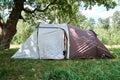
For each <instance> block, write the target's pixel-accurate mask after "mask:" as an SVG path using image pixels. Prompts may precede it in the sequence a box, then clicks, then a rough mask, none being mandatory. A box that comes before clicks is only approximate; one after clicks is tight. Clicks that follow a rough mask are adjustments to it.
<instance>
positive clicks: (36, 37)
mask: <svg viewBox="0 0 120 80" xmlns="http://www.w3.org/2000/svg"><path fill="white" fill-rule="evenodd" d="M12 58H30V59H79V58H82V59H93V58H114V56H113V55H112V54H111V53H110V52H109V51H108V49H107V48H106V47H105V46H104V45H103V44H102V43H101V42H100V41H99V40H98V38H97V36H96V34H95V33H94V32H93V31H89V30H83V29H80V28H77V27H73V26H71V25H68V24H44V23H40V24H39V26H38V28H37V29H36V30H35V31H34V32H33V34H32V35H31V36H30V37H29V38H28V39H27V40H26V41H25V43H24V44H23V45H22V46H21V48H20V49H19V50H18V51H17V52H16V53H15V54H14V55H13V56H12Z"/></svg>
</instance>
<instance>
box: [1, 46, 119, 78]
mask: <svg viewBox="0 0 120 80" xmlns="http://www.w3.org/2000/svg"><path fill="white" fill-rule="evenodd" d="M16 51H17V49H10V50H7V51H0V80H120V49H119V48H112V49H110V51H111V52H112V53H113V55H115V57H116V58H115V59H86V60H82V59H77V60H32V59H11V58H10V57H11V56H12V55H13V54H14V53H15V52H16Z"/></svg>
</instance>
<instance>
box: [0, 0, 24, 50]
mask: <svg viewBox="0 0 120 80" xmlns="http://www.w3.org/2000/svg"><path fill="white" fill-rule="evenodd" d="M13 1H14V5H13V8H12V11H11V14H10V16H9V17H8V19H7V22H6V23H5V25H4V26H3V29H2V31H3V34H2V36H3V38H2V40H1V41H0V45H1V46H0V49H9V47H10V42H11V40H12V39H13V36H14V35H15V34H16V32H17V30H16V25H17V22H18V20H19V17H20V16H21V12H22V10H23V4H24V0H13Z"/></svg>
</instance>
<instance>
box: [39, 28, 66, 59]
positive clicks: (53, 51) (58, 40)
mask: <svg viewBox="0 0 120 80" xmlns="http://www.w3.org/2000/svg"><path fill="white" fill-rule="evenodd" d="M64 36H65V35H64V30H62V29H61V28H55V27H52V28H51V27H49V28H48V27H39V29H38V37H37V38H38V39H37V40H38V41H37V43H38V50H39V51H38V54H39V56H40V59H64V54H63V51H64V46H65V43H64Z"/></svg>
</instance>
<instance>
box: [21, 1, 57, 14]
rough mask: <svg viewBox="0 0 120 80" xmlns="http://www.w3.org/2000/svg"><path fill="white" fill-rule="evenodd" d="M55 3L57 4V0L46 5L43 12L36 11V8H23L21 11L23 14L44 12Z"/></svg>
mask: <svg viewBox="0 0 120 80" xmlns="http://www.w3.org/2000/svg"><path fill="white" fill-rule="evenodd" d="M56 2H57V0H54V1H53V2H51V3H50V4H48V5H47V6H46V8H44V9H43V10H41V9H38V8H35V9H34V10H30V9H25V8H24V9H23V11H25V12H27V13H34V12H35V11H39V12H45V11H46V10H47V9H48V8H49V6H51V5H54V4H57V3H56Z"/></svg>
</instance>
